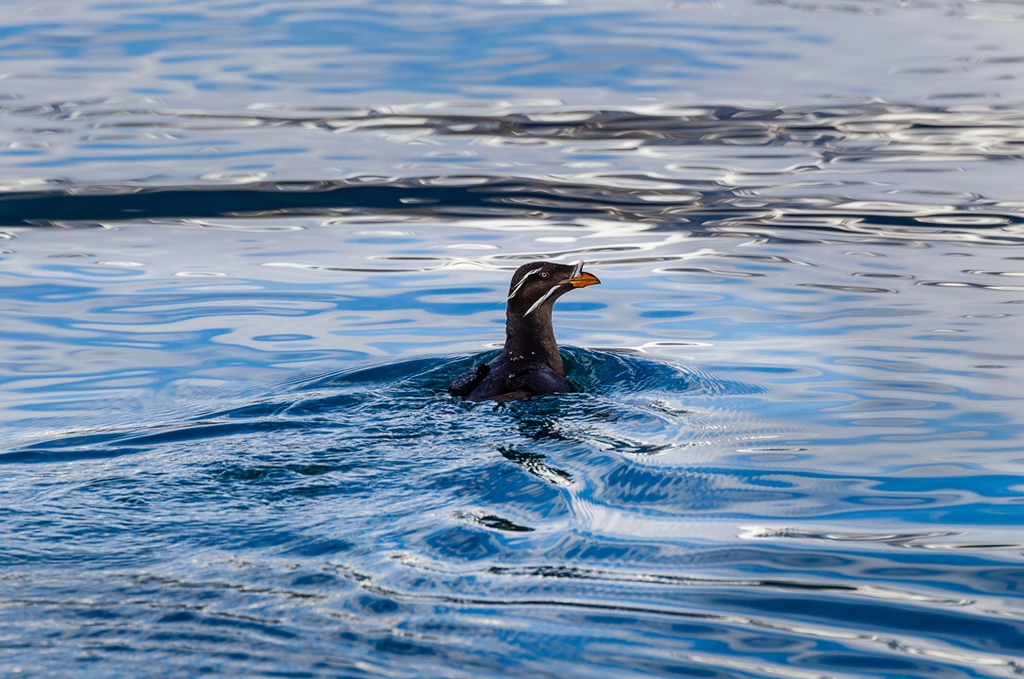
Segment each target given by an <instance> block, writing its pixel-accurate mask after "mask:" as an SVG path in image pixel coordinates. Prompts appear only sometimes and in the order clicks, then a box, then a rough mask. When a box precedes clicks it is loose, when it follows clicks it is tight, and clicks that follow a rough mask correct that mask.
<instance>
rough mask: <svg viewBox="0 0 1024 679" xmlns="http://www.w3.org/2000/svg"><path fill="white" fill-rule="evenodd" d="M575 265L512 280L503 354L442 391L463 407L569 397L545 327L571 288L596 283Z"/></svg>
mask: <svg viewBox="0 0 1024 679" xmlns="http://www.w3.org/2000/svg"><path fill="white" fill-rule="evenodd" d="M600 282H601V281H599V280H598V279H597V276H595V275H593V274H590V273H587V272H586V271H584V270H583V262H577V263H576V264H575V265H568V264H552V263H551V262H531V263H530V264H524V265H522V266H521V267H519V268H518V269H516V272H515V273H514V274H512V282H511V284H510V285H509V288H508V299H507V304H506V307H505V348H504V349H502V352H501V355H500V356H498V357H497V358H495V359H494V360H493V361H491V362H490V363H486V364H484V363H482V364H480V365H478V366H475V367H473V368H470V369H469V370H467V371H466V372H464V373H462V374H461V375H459V376H458V377H457V378H456V379H455V381H454V382H452V386H450V387H449V388H448V391H449V392H450V393H452V394H454V395H456V396H462V397H464V398H465V399H466V400H467V401H515V400H517V399H522V398H529V397H531V396H537V395H540V394H557V393H560V392H564V391H572V383H570V382H569V380H568V378H567V377H566V376H565V368H564V367H563V366H562V356H561V355H560V354H559V353H558V344H557V343H556V342H555V330H554V328H552V327H551V307H552V306H554V304H555V300H557V299H558V298H559V297H561V296H562V295H564V294H565V293H567V292H569V291H570V290H572V289H573V288H583V287H586V286H588V285H597V284H598V283H600Z"/></svg>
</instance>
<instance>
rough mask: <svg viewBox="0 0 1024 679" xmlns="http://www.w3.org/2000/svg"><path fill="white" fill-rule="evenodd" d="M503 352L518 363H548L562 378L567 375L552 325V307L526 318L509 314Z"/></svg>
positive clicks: (538, 310)
mask: <svg viewBox="0 0 1024 679" xmlns="http://www.w3.org/2000/svg"><path fill="white" fill-rule="evenodd" d="M502 353H504V354H505V356H506V358H508V359H510V360H514V361H519V360H522V361H544V362H545V363H547V364H548V365H549V366H551V368H552V369H553V370H554V371H555V372H557V373H558V374H559V375H565V368H564V367H563V365H562V355H561V354H559V353H558V343H557V342H556V341H555V329H554V328H553V327H552V325H551V307H550V306H547V307H541V308H539V309H537V310H536V311H534V312H533V313H532V314H530V315H529V316H526V317H525V318H523V316H522V315H521V314H519V313H514V312H513V311H511V310H509V311H507V312H506V314H505V348H504V349H503V351H502Z"/></svg>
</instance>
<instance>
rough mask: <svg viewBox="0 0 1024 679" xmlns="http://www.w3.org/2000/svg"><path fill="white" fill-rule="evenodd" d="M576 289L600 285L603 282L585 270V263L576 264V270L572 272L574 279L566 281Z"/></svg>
mask: <svg viewBox="0 0 1024 679" xmlns="http://www.w3.org/2000/svg"><path fill="white" fill-rule="evenodd" d="M566 283H568V284H569V285H571V286H572V287H574V288H585V287H587V286H588V285H598V284H600V283H601V280H600V279H599V278H598V277H597V276H595V275H594V274H592V273H587V272H586V271H584V270H583V262H582V261H579V262H576V268H575V269H573V271H572V278H570V279H569V280H567V281H566Z"/></svg>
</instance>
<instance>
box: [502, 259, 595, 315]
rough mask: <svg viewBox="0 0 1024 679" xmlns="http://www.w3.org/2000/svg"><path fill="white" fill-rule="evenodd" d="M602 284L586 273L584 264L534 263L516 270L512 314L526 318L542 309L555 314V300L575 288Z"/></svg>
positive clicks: (510, 300) (510, 294) (510, 292)
mask: <svg viewBox="0 0 1024 679" xmlns="http://www.w3.org/2000/svg"><path fill="white" fill-rule="evenodd" d="M600 282H601V281H600V280H598V278H597V276H595V275H594V274H592V273H587V272H586V271H584V270H583V262H576V263H575V264H554V263H552V262H530V263H529V264H523V265H522V266H521V267H519V268H518V269H516V272H515V273H514V274H513V275H512V283H511V284H510V285H509V288H508V312H509V314H514V315H516V316H518V317H520V318H526V317H527V316H530V315H531V314H535V313H537V312H538V311H540V310H542V309H546V310H547V311H548V312H550V311H551V305H552V304H554V303H555V300H556V299H558V298H559V297H561V296H562V295H564V294H565V293H567V292H569V291H570V290H572V289H573V288H583V287H586V286H588V285H597V284H598V283H600Z"/></svg>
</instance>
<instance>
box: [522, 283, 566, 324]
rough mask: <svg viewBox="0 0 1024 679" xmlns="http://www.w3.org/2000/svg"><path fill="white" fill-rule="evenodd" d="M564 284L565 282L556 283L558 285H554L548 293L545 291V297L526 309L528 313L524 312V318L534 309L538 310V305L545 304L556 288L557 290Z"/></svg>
mask: <svg viewBox="0 0 1024 679" xmlns="http://www.w3.org/2000/svg"><path fill="white" fill-rule="evenodd" d="M563 285H564V283H559V284H558V285H556V286H554V287H552V288H551V289H550V290H548V291H547V293H545V295H544V296H543V297H541V298H540V299H538V300H537V301H536V302H534V303H533V306H532V307H530V308H529V309H527V310H526V313H525V314H523V318H526V317H527V316H529V315H530V314H532V313H533V312H534V311H536V310H537V307H539V306H540V305H541V304H543V303H544V302H545V301H546V300H547V298H548V297H550V296H551V295H553V294H554V292H555V290H557V289H558V288H560V287H562V286H563Z"/></svg>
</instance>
